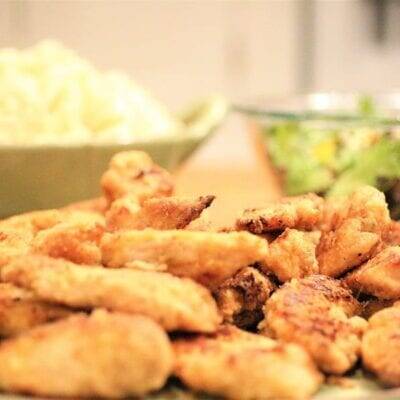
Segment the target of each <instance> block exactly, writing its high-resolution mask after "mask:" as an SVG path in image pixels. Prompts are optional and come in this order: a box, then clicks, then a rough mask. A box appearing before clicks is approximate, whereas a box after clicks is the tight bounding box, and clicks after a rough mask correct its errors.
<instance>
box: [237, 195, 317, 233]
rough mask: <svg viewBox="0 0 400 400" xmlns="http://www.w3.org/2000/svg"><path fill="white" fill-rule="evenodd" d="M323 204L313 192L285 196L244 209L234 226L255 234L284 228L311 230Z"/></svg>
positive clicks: (314, 227) (314, 226) (315, 226)
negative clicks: (259, 206) (275, 200)
mask: <svg viewBox="0 0 400 400" xmlns="http://www.w3.org/2000/svg"><path fill="white" fill-rule="evenodd" d="M323 204H324V201H323V199H322V198H321V197H319V196H317V195H316V194H313V193H309V194H306V195H303V196H297V197H286V198H283V199H281V200H279V201H277V202H274V203H269V204H267V205H266V206H265V207H264V208H254V209H248V210H245V212H244V214H243V216H242V217H241V218H239V219H238V220H237V221H236V227H237V229H238V230H246V231H249V232H252V233H256V234H263V233H267V232H270V231H277V230H278V231H280V230H284V229H285V228H295V229H300V230H313V229H316V228H317V226H318V224H319V222H320V220H321V217H322V208H323Z"/></svg>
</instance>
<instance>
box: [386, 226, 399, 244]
mask: <svg viewBox="0 0 400 400" xmlns="http://www.w3.org/2000/svg"><path fill="white" fill-rule="evenodd" d="M383 241H384V242H385V243H386V244H387V245H389V246H400V222H398V221H391V222H390V224H389V226H388V228H387V230H386V231H385V232H384V234H383Z"/></svg>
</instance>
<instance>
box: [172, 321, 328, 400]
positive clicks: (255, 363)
mask: <svg viewBox="0 0 400 400" xmlns="http://www.w3.org/2000/svg"><path fill="white" fill-rule="evenodd" d="M173 347H174V350H175V354H176V359H177V361H176V364H175V375H176V376H177V377H179V378H180V379H181V380H182V381H183V382H184V383H185V384H186V385H187V386H189V387H190V388H192V389H194V390H198V391H202V392H207V393H210V394H215V395H220V396H224V397H226V398H229V399H243V400H246V399H249V400H250V399H251V400H254V399H272V398H285V399H297V398H298V399H304V398H309V396H311V395H312V394H313V393H314V392H315V391H316V390H317V389H318V387H319V385H320V384H321V381H322V376H321V375H320V374H319V373H318V371H317V370H316V368H315V366H314V364H313V363H312V361H311V359H310V358H309V357H308V355H307V354H306V352H305V351H304V350H302V349H301V348H300V347H298V346H296V345H294V344H278V343H276V342H275V341H273V340H271V339H269V338H266V337H262V336H260V335H255V334H251V333H247V332H244V331H240V330H238V329H235V328H233V327H223V328H222V329H221V330H220V331H219V332H218V333H217V334H216V335H214V336H212V337H197V338H194V339H189V340H179V341H176V342H175V343H173Z"/></svg>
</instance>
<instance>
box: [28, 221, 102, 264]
mask: <svg viewBox="0 0 400 400" xmlns="http://www.w3.org/2000/svg"><path fill="white" fill-rule="evenodd" d="M103 233H104V226H103V225H100V224H99V223H97V222H95V221H88V222H85V221H82V222H76V223H68V222H65V223H59V224H57V225H55V226H53V227H52V228H49V229H44V230H41V231H40V232H39V233H37V235H36V236H35V238H34V239H33V240H32V243H31V251H32V252H33V253H36V254H43V255H47V256H50V257H53V258H63V259H65V260H69V261H72V262H75V263H77V264H100V262H101V251H100V247H99V245H100V240H101V237H102V236H103Z"/></svg>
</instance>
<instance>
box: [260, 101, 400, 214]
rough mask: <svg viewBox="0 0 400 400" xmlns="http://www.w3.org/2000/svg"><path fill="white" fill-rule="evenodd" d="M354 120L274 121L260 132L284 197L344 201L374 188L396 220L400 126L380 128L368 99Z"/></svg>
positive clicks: (399, 201) (399, 192)
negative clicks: (314, 196) (340, 198)
mask: <svg viewBox="0 0 400 400" xmlns="http://www.w3.org/2000/svg"><path fill="white" fill-rule="evenodd" d="M358 116H359V117H357V118H350V117H349V118H347V117H346V116H345V115H341V116H340V117H338V116H336V117H333V116H331V117H330V116H326V115H325V117H324V118H316V117H315V115H314V116H312V117H310V116H308V117H307V118H298V119H296V118H295V119H293V120H289V119H288V118H286V119H279V118H277V119H275V120H274V121H273V122H272V123H269V124H268V125H267V126H265V128H264V129H263V135H264V138H265V141H266V144H267V149H268V153H269V156H270V159H271V161H272V163H273V164H274V166H275V167H276V168H277V169H278V171H279V172H280V175H281V177H282V184H283V187H284V191H285V192H286V193H287V194H288V195H297V194H301V193H305V192H316V193H321V194H324V195H326V196H328V197H333V196H342V195H346V194H347V193H349V192H351V191H352V190H354V189H355V188H356V187H357V186H361V185H365V184H368V185H373V186H376V187H378V188H379V189H380V190H382V191H384V192H385V193H386V196H387V199H388V202H389V205H390V207H391V212H392V216H393V218H396V219H399V218H400V125H397V126H396V125H393V124H389V123H382V121H383V120H381V119H380V118H379V117H378V116H377V112H376V110H375V108H374V105H373V102H372V101H371V100H370V99H369V98H363V99H361V100H360V103H359V113H358Z"/></svg>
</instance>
